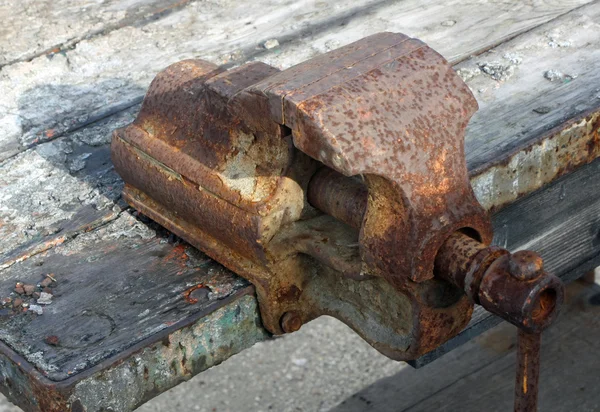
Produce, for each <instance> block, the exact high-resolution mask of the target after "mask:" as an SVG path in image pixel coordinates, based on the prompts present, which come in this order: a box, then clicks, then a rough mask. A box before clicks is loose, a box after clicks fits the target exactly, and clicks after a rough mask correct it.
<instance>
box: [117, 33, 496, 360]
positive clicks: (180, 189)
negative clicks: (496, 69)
mask: <svg viewBox="0 0 600 412" xmlns="http://www.w3.org/2000/svg"><path fill="white" fill-rule="evenodd" d="M476 109H477V103H476V101H475V99H474V98H473V96H472V95H471V93H470V91H469V89H468V87H467V86H466V85H465V84H464V83H463V82H462V80H461V79H460V78H459V77H458V76H457V75H456V74H455V72H454V71H453V69H452V67H451V66H450V65H449V64H448V62H447V61H446V60H444V58H443V57H441V56H440V55H439V54H437V53H436V52H435V51H433V50H432V49H430V48H429V47H428V46H427V45H425V44H424V43H422V42H420V41H418V40H415V39H411V38H408V37H407V36H404V35H402V34H394V33H380V34H377V35H374V36H370V37H367V38H365V39H362V40H360V41H358V42H355V43H352V44H350V45H348V46H346V47H342V48H340V49H337V50H335V51H332V52H330V53H327V54H324V55H321V56H318V57H316V58H314V59H312V60H309V61H307V62H304V63H302V64H299V65H297V66H294V67H292V68H290V69H287V70H285V71H279V70H277V69H275V68H273V67H270V66H268V65H265V64H263V63H258V62H255V63H250V64H246V65H244V66H241V67H239V68H236V69H232V70H227V71H225V70H222V69H220V68H218V67H217V66H215V65H212V64H210V63H207V62H204V61H201V60H186V61H182V62H179V63H176V64H174V65H172V66H170V67H168V68H167V69H165V70H164V71H162V72H161V73H159V74H158V75H157V77H156V78H155V79H154V81H153V82H152V84H151V86H150V89H149V90H148V93H147V95H146V97H145V99H144V103H143V105H142V109H141V111H140V113H139V115H138V117H137V118H136V120H135V121H134V122H133V124H131V125H129V126H127V127H125V128H123V129H119V130H117V131H115V134H114V137H113V142H112V158H113V162H114V164H115V167H116V169H117V171H118V172H119V173H120V175H121V176H122V177H123V179H124V181H125V183H126V185H125V190H124V197H125V199H126V200H127V201H128V202H129V203H130V204H131V205H132V206H133V207H135V208H136V209H138V210H140V211H141V212H143V213H144V214H146V215H148V216H149V217H151V218H152V219H154V220H156V221H157V222H159V223H160V224H162V225H163V226H165V227H167V228H168V229H169V230H171V231H173V232H174V233H176V234H178V235H179V236H181V237H182V238H184V239H186V240H187V241H188V242H190V243H191V244H193V245H194V246H196V247H198V248H199V249H201V250H202V251H204V252H205V253H207V254H208V255H209V256H211V257H212V258H214V259H215V260H218V261H219V262H221V263H222V264H223V265H225V266H226V267H228V268H229V269H231V270H233V271H234V272H236V273H238V274H239V275H241V276H243V277H245V278H247V279H249V280H250V281H251V282H252V283H253V284H254V285H255V287H256V291H257V295H258V299H259V303H260V310H261V317H262V320H263V324H264V326H265V327H266V328H267V329H268V330H269V331H271V332H272V333H274V334H281V333H284V332H291V331H294V330H297V329H298V328H299V327H300V326H301V325H302V324H303V323H305V322H308V321H310V320H311V319H314V318H316V317H318V316H321V315H331V316H334V317H336V318H338V319H340V320H342V321H343V322H345V323H346V324H348V325H349V326H350V327H352V328H353V329H354V330H355V331H356V332H357V333H359V334H360V335H361V336H362V337H363V338H364V339H365V340H367V341H368V342H369V343H370V344H371V345H373V346H374V347H375V348H376V349H378V350H379V351H381V352H382V353H384V354H386V355H387V356H389V357H391V358H394V359H398V360H408V359H414V358H416V357H418V356H420V355H422V354H423V353H426V352H428V351H430V350H432V349H434V348H435V347H437V346H439V345H440V344H442V343H443V342H445V341H446V340H448V339H449V338H451V337H452V336H454V335H455V334H457V333H458V332H459V331H460V330H461V329H462V328H464V326H465V325H466V324H467V323H468V321H469V319H470V316H471V312H472V309H473V305H472V303H471V302H470V301H469V299H468V298H467V297H466V295H464V294H463V293H462V291H461V290H460V289H458V288H457V287H456V286H454V285H452V284H451V283H449V282H446V281H444V280H442V279H439V278H437V277H434V260H435V257H436V254H437V252H438V250H439V248H440V247H441V245H442V244H443V243H444V241H445V240H446V239H447V238H448V237H449V236H450V235H451V234H452V233H454V232H457V231H460V230H462V231H467V232H468V233H469V234H471V235H472V236H473V237H474V238H476V239H477V240H479V241H481V242H483V243H485V244H487V243H489V242H490V241H491V226H490V223H489V219H488V217H487V215H486V213H485V212H484V210H483V209H482V208H481V206H480V205H479V203H478V202H477V200H476V199H475V197H474V194H473V191H472V189H471V186H470V183H469V180H468V176H467V169H466V165H465V156H464V150H463V140H464V131H465V128H466V125H467V123H468V121H469V119H470V117H471V116H472V114H473V113H474V112H475V110H476ZM333 188H335V189H336V190H334V191H332V190H333ZM338 189H339V190H338ZM349 210H350V212H348V211H349ZM324 212H329V214H328V213H324Z"/></svg>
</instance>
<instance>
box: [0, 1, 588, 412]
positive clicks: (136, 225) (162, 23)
mask: <svg viewBox="0 0 600 412" xmlns="http://www.w3.org/2000/svg"><path fill="white" fill-rule="evenodd" d="M0 17H1V19H2V21H3V27H2V28H0V161H1V163H0V254H1V258H0V298H4V297H9V296H10V293H11V292H12V291H13V289H14V288H15V284H16V282H23V283H30V284H34V285H35V284H38V283H39V282H41V281H42V280H43V279H44V277H45V276H46V275H47V274H53V277H54V278H55V279H56V282H54V283H53V284H52V286H53V287H52V293H53V300H52V303H51V304H49V305H47V306H44V307H43V314H42V315H36V314H34V313H32V311H27V312H21V313H15V312H14V311H13V310H10V309H0V379H3V380H0V389H2V391H3V392H4V393H5V394H6V395H7V397H8V398H9V399H11V400H12V401H13V402H15V403H17V404H18V405H19V406H21V407H22V408H23V409H25V410H38V409H42V410H65V409H66V408H70V409H71V410H74V411H83V410H86V411H96V410H107V409H109V408H112V410H118V411H126V410H132V409H134V408H135V407H137V406H139V405H140V404H142V403H143V402H145V401H146V400H148V399H150V398H152V397H153V396H156V395H157V394H159V393H161V392H164V391H165V390H167V389H169V388H170V387H172V386H174V385H176V384H178V383H179V382H182V381H184V380H187V379H189V378H190V377H191V376H193V375H194V374H197V373H199V372H201V371H203V370H205V369H207V368H209V367H211V366H213V365H215V364H218V363H220V362H221V361H223V360H225V359H226V358H228V357H229V356H231V355H232V354H234V353H237V352H239V351H241V350H243V349H244V348H247V347H249V346H251V345H252V344H254V343H255V342H257V341H260V340H264V339H268V338H269V336H268V334H267V333H266V332H265V331H264V330H263V329H262V328H261V326H260V320H259V319H260V317H259V314H258V311H257V304H256V300H255V298H254V294H253V289H252V287H251V286H250V285H248V283H247V282H245V281H244V280H242V279H240V278H238V277H237V276H235V275H234V274H232V273H230V272H229V271H227V270H226V269H224V268H222V267H221V266H220V265H218V264H217V263H215V262H213V261H211V260H210V259H208V258H207V257H206V256H204V255H203V254H201V253H199V252H197V251H195V250H193V249H192V248H191V247H189V246H187V245H186V244H185V243H183V242H182V241H180V240H179V239H177V238H175V237H173V236H172V235H170V234H169V233H167V232H166V231H165V230H164V229H161V228H160V227H158V226H157V225H155V224H153V223H152V222H149V221H147V220H146V219H144V218H143V217H140V216H138V215H137V214H136V213H135V212H134V211H132V210H131V209H129V208H127V207H126V205H125V204H124V203H123V202H122V201H121V200H120V190H121V188H122V182H121V181H120V179H119V177H118V176H117V175H116V174H115V172H114V170H113V168H112V165H111V162H110V158H109V146H108V145H109V142H110V136H111V131H112V130H113V129H115V128H116V127H120V126H122V125H125V124H127V123H129V122H131V121H132V120H133V118H134V117H135V115H136V113H137V111H138V109H139V103H140V102H141V99H142V97H143V94H144V91H145V90H146V88H147V86H148V84H149V82H150V81H151V80H152V78H153V77H154V75H155V74H156V73H157V72H158V71H159V70H161V69H162V68H164V67H165V66H167V65H169V64H170V63H173V62H176V61H178V60H181V59H185V58H203V59H206V60H209V61H212V62H214V63H217V64H224V65H230V66H231V65H237V64H240V63H243V62H246V61H249V60H261V61H264V62H266V63H269V64H271V65H274V66H277V67H279V68H285V67H289V66H290V65H293V64H295V63H298V62H301V61H303V60H306V59H308V58H310V57H312V56H314V55H316V54H319V53H323V52H326V51H328V50H331V49H334V48H337V47H339V46H342V45H344V44H347V43H350V42H352V41H354V40H357V39H359V38H362V37H364V36H366V35H369V34H372V33H376V32H380V31H399V32H403V33H406V34H408V35H410V36H414V37H418V38H420V39H422V40H424V41H425V42H427V43H428V44H429V45H430V46H431V47H433V48H434V49H436V50H437V51H439V52H440V53H441V54H443V55H444V56H445V57H446V58H448V59H449V60H450V61H452V62H453V63H454V64H455V68H456V70H457V71H458V72H459V73H460V75H461V76H462V77H463V79H465V81H467V84H468V85H469V86H470V87H471V89H472V90H473V93H474V95H475V96H476V98H477V100H478V102H479V105H480V110H479V112H478V113H477V114H476V115H475V117H474V118H473V120H472V121H471V123H470V125H469V128H468V132H467V137H466V151H467V161H468V165H469V170H470V173H471V181H472V184H473V186H474V189H475V192H476V195H477V197H478V199H479V200H480V202H481V203H482V204H483V205H484V206H485V207H486V208H487V209H488V210H490V211H491V212H492V213H493V216H494V218H493V219H494V226H495V230H496V239H495V242H496V243H497V244H499V245H501V246H503V247H507V248H509V249H511V250H516V249H519V248H525V247H527V248H530V249H533V250H537V251H539V252H541V254H542V255H543V257H544V259H545V260H546V265H547V268H548V269H550V270H552V271H553V272H555V273H556V274H558V275H560V276H562V277H563V278H565V279H572V278H575V277H577V276H579V275H581V274H583V273H584V272H585V271H587V270H589V269H591V268H594V267H596V266H599V265H600V254H599V253H598V245H599V244H600V242H599V240H598V239H599V236H600V235H599V230H600V215H599V213H598V210H599V209H600V190H599V186H600V182H599V179H597V177H596V176H597V175H598V170H597V169H600V161H596V162H594V160H595V159H596V158H597V157H598V155H599V154H600V136H599V134H600V120H599V116H600V24H599V22H600V2H597V1H583V0H581V1H553V2H552V1H547V2H535V3H533V4H532V3H530V2H514V3H511V2H489V1H469V2H461V3H460V4H452V5H451V6H449V5H448V4H444V2H439V1H425V2H423V1H396V2H392V1H337V2H314V1H297V2H293V3H285V2H278V1H273V0H259V1H256V2H252V3H248V4H247V2H241V1H240V2H235V1H228V0H213V1H203V2H189V1H175V0H170V1H166V2H165V1H154V0H148V1H143V2H131V1H127V0H109V1H105V2H103V3H93V2H90V3H89V4H87V3H86V7H84V8H83V7H81V5H80V2H73V1H69V0H57V1H52V2H51V1H49V0H48V1H45V2H39V1H33V0H31V1H25V2H16V1H14V2H5V3H2V5H0ZM275 40H276V41H275ZM198 285H203V286H204V287H203V288H202V289H197V290H195V291H194V292H193V293H194V294H193V297H192V298H190V296H192V295H190V296H188V294H187V293H186V291H188V292H192V290H194V288H195V287H197V286H198ZM13 298H15V296H13ZM497 322H498V320H497V319H496V318H494V317H490V316H488V315H487V314H486V313H484V312H477V313H476V315H475V316H474V318H473V321H472V322H471V324H470V326H469V327H468V328H467V329H466V330H465V331H464V332H463V333H462V334H461V335H459V336H458V337H457V338H455V339H454V340H452V341H451V342H449V343H448V344H447V345H446V346H444V347H442V348H440V349H439V350H438V351H436V352H435V353H432V354H429V355H426V356H425V357H423V358H422V359H419V360H417V361H416V362H415V366H420V365H422V364H424V363H427V362H430V361H431V360H432V359H434V358H436V357H438V356H439V355H440V354H441V353H444V352H446V351H448V350H450V349H452V348H453V347H455V346H457V345H458V344H460V343H463V342H465V341H466V340H468V339H470V338H471V337H473V336H475V335H477V334H479V333H481V332H482V331H483V330H485V329H487V328H489V327H490V326H491V325H493V324H495V323H497ZM115 388H119V390H116V389H115ZM51 408H54V409H51Z"/></svg>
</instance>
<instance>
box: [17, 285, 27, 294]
mask: <svg viewBox="0 0 600 412" xmlns="http://www.w3.org/2000/svg"><path fill="white" fill-rule="evenodd" d="M15 292H16V293H18V294H19V295H22V294H23V293H25V290H23V287H22V286H17V287H16V288H15Z"/></svg>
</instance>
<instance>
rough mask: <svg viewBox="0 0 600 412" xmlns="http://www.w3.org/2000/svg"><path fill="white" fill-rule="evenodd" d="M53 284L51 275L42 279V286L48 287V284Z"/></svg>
mask: <svg viewBox="0 0 600 412" xmlns="http://www.w3.org/2000/svg"><path fill="white" fill-rule="evenodd" d="M51 284H52V279H51V278H49V277H46V278H45V279H44V280H42V281H41V282H40V286H41V287H42V288H45V287H48V286H50V285H51Z"/></svg>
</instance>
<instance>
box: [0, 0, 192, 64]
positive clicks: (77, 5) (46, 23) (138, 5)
mask: <svg viewBox="0 0 600 412" xmlns="http://www.w3.org/2000/svg"><path fill="white" fill-rule="evenodd" d="M187 3H188V1H185V0H184V1H182V0H167V1H164V0H163V1H159V0H149V1H148V0H147V1H143V2H138V1H135V2H132V1H127V0H109V1H102V2H94V1H89V0H88V1H77V2H73V1H69V0H43V1H39V0H23V1H15V2H13V1H4V2H2V3H0V20H1V21H2V23H3V24H2V26H1V27H0V69H1V68H2V66H6V65H9V64H12V63H15V62H19V61H26V60H31V59H33V58H35V57H38V56H40V55H45V54H54V53H61V52H64V51H65V50H68V49H69V48H73V47H75V45H76V44H77V43H78V42H80V41H81V40H83V39H87V38H90V37H93V36H97V35H103V34H106V33H108V32H110V31H112V30H116V29H119V28H121V27H124V26H127V25H141V24H143V23H144V22H148V21H152V20H155V19H157V18H159V17H162V16H165V15H166V14H168V13H169V12H172V11H174V10H175V9H177V8H181V7H182V6H183V5H185V4H187Z"/></svg>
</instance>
